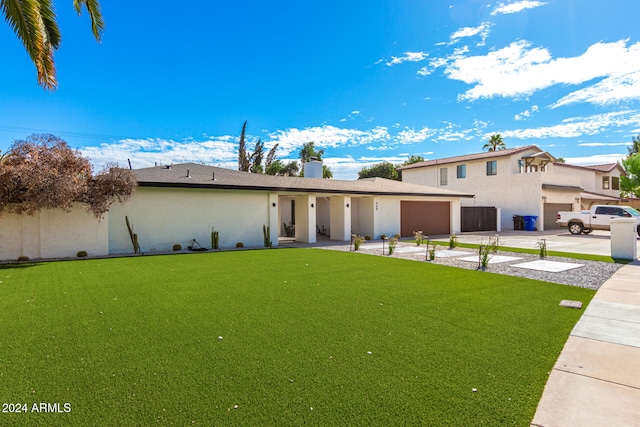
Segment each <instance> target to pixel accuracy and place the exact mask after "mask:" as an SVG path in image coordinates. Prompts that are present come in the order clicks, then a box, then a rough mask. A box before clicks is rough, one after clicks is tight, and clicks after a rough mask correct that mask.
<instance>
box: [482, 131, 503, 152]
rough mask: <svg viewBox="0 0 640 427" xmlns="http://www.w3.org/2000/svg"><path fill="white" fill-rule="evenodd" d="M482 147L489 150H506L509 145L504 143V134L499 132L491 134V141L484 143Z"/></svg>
mask: <svg viewBox="0 0 640 427" xmlns="http://www.w3.org/2000/svg"><path fill="white" fill-rule="evenodd" d="M482 149H484V150H487V151H498V150H506V149H507V146H506V145H504V141H502V136H500V134H499V133H496V134H494V135H491V137H490V138H489V141H488V142H487V143H486V144H484V146H483V147H482Z"/></svg>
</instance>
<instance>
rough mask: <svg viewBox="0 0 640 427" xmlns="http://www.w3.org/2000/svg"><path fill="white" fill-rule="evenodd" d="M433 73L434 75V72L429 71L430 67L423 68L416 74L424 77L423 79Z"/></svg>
mask: <svg viewBox="0 0 640 427" xmlns="http://www.w3.org/2000/svg"><path fill="white" fill-rule="evenodd" d="M431 73H432V71H431V70H429V67H422V68H420V69H419V70H418V71H417V72H416V74H418V75H419V76H422V77H426V76H428V75H429V74H431Z"/></svg>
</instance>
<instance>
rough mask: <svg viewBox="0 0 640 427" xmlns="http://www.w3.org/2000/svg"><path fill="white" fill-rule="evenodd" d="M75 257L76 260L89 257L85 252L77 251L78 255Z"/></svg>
mask: <svg viewBox="0 0 640 427" xmlns="http://www.w3.org/2000/svg"><path fill="white" fill-rule="evenodd" d="M76 256H77V257H78V258H86V257H87V256H89V254H88V253H87V251H78V253H77V254H76Z"/></svg>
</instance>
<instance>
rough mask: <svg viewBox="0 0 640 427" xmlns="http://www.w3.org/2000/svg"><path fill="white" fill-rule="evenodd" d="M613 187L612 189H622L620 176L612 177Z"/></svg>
mask: <svg viewBox="0 0 640 427" xmlns="http://www.w3.org/2000/svg"><path fill="white" fill-rule="evenodd" d="M611 189H612V190H619V189H620V178H618V177H617V176H612V177H611Z"/></svg>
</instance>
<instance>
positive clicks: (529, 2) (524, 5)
mask: <svg viewBox="0 0 640 427" xmlns="http://www.w3.org/2000/svg"><path fill="white" fill-rule="evenodd" d="M545 4H546V3H543V2H541V1H533V0H522V1H517V2H515V3H506V4H505V3H500V4H499V5H498V7H497V8H495V9H494V10H493V12H491V15H494V16H495V15H506V14H509V13H518V12H521V11H523V10H525V9H533V8H536V7H540V6H544V5H545Z"/></svg>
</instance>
